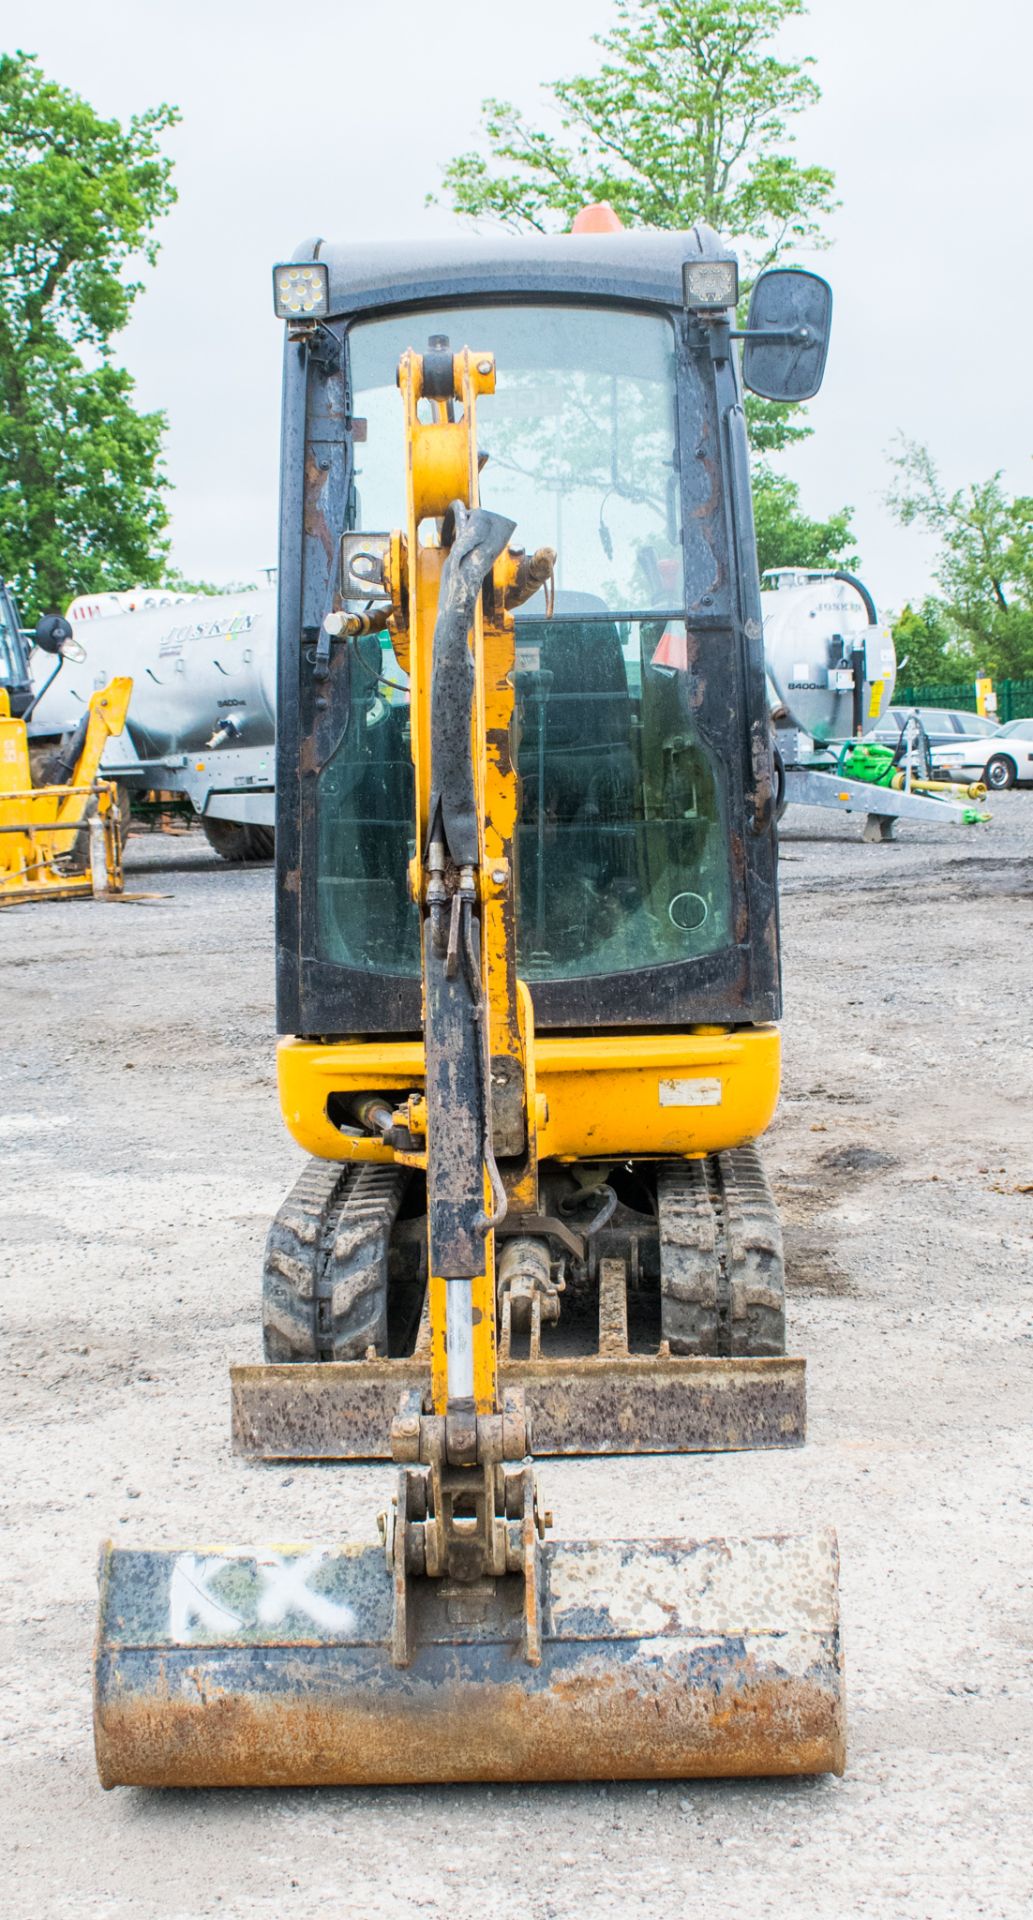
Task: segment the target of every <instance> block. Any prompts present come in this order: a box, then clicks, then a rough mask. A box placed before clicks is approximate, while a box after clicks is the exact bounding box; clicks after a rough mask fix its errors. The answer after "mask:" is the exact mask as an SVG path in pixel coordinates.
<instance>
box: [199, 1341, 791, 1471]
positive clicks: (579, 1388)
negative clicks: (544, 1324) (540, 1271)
mask: <svg viewBox="0 0 1033 1920" xmlns="http://www.w3.org/2000/svg"><path fill="white" fill-rule="evenodd" d="M805 1370H806V1362H805V1361H803V1360H801V1359H795V1358H786V1357H782V1356H779V1357H778V1358H775V1359H763V1360H743V1359H722V1358H716V1357H715V1358H711V1357H707V1358H699V1359H697V1358H695V1357H689V1356H686V1355H681V1354H679V1355H670V1354H668V1355H666V1356H664V1355H654V1354H628V1353H624V1354H622V1355H621V1356H620V1357H619V1358H615V1359H607V1358H603V1357H599V1356H596V1355H590V1356H589V1355H586V1356H582V1357H576V1358H575V1357H571V1358H569V1359H566V1360H513V1361H510V1362H509V1363H508V1364H507V1365H504V1366H502V1367H501V1368H500V1371H499V1377H500V1380H501V1382H502V1385H503V1387H507V1386H516V1387H519V1388H521V1389H522V1391H523V1393H524V1396H525V1399H526V1403H527V1409H528V1415H529V1418H530V1422H531V1431H532V1433H533V1434H534V1451H535V1454H536V1456H537V1457H538V1458H539V1459H541V1458H543V1457H547V1456H549V1455H556V1454H577V1455H587V1454H606V1453H621V1454H628V1453H737V1452H743V1451H752V1450H754V1449H761V1448H768V1447H799V1446H802V1445H803V1441H804V1435H805V1432H806V1426H807V1410H806V1381H805ZM230 1380H231V1384H232V1394H233V1407H232V1431H233V1445H234V1448H235V1450H236V1452H238V1453H242V1454H246V1455H249V1456H250V1457H252V1458H257V1459H261V1460H386V1459H390V1457H391V1419H392V1416H393V1414H394V1413H395V1411H396V1409H397V1407H398V1401H399V1397H400V1395H401V1394H402V1393H404V1392H411V1391H412V1389H413V1388H419V1387H424V1386H425V1385H426V1380H427V1369H426V1365H425V1364H423V1363H421V1362H420V1361H418V1360H414V1359H409V1360H382V1359H371V1360H353V1361H347V1362H340V1363H337V1364H334V1363H333V1362H324V1363H322V1364H319V1365H307V1366H306V1365H297V1364H296V1365H294V1366H235V1367H231V1368H230Z"/></svg>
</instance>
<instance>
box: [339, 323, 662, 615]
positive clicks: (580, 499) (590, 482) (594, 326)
mask: <svg viewBox="0 0 1033 1920" xmlns="http://www.w3.org/2000/svg"><path fill="white" fill-rule="evenodd" d="M432 336H437V337H438V338H439V339H442V338H443V339H447V340H448V342H449V345H450V347H451V349H452V351H453V352H455V353H458V352H459V351H460V349H461V348H463V347H470V348H472V349H473V350H474V351H475V352H478V351H480V352H484V351H487V352H490V353H492V354H494V356H495V367H496V389H495V392H494V393H493V394H485V395H484V396H483V397H482V398H481V399H480V400H479V401H478V403H477V441H478V447H479V451H480V454H481V458H482V461H483V463H484V464H483V472H482V475H481V498H482V500H483V502H484V505H485V506H489V507H491V508H492V510H493V512H496V513H504V514H508V515H509V517H510V519H512V520H515V521H516V524H517V533H516V539H517V540H518V542H519V544H520V545H521V546H525V547H530V548H534V547H554V548H555V550H556V555H557V560H556V585H557V588H558V589H559V590H560V591H561V592H567V593H581V594H589V593H590V594H591V595H592V596H593V599H594V602H595V604H596V606H597V607H599V608H608V609H611V610H613V611H618V610H621V611H626V612H633V611H636V610H638V609H645V608H647V607H665V608H667V607H669V608H676V607H680V606H681V604H682V562H681V529H680V488H679V484H678V450H677V433H676V423H675V364H674V332H673V329H672V327H671V323H670V321H668V320H666V319H664V318H662V317H660V316H657V315H653V314H643V313H629V312H626V311H621V310H617V309H613V308H599V307H596V308H594V307H560V306H556V307H553V306H547V307H530V306H506V307H491V306H488V307H451V308H447V309H446V308H441V309H438V310H436V311H434V312H430V313H428V312H422V313H416V314H403V315H393V316H392V317H391V318H390V319H384V320H364V321H360V322H358V323H357V324H356V325H354V326H353V327H352V328H351V330H350V332H349V335H348V341H349V352H350V362H351V383H352V395H353V398H352V407H353V411H354V413H355V416H356V418H357V419H360V420H362V421H363V422H364V427H363V428H362V429H361V430H360V431H362V432H364V434H365V438H364V439H361V440H358V441H357V443H356V447H355V487H356V495H357V498H356V503H355V511H354V514H353V524H354V525H355V526H356V527H361V528H363V529H365V530H366V531H372V530H373V529H374V528H378V529H382V530H384V531H387V530H388V529H389V528H391V527H398V526H403V525H404V523H405V438H404V420H403V413H402V407H401V403H400V401H399V397H398V385H397V378H396V376H397V371H398V362H399V359H400V358H401V356H402V354H403V353H404V352H405V350H406V348H408V347H412V348H414V349H415V350H416V351H417V352H425V351H426V348H427V344H428V341H429V340H430V339H431V337H432Z"/></svg>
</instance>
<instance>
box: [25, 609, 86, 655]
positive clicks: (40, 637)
mask: <svg viewBox="0 0 1033 1920" xmlns="http://www.w3.org/2000/svg"><path fill="white" fill-rule="evenodd" d="M32 644H33V646H34V647H39V649H40V652H41V653H59V654H60V655H61V658H62V660H85V658H86V649H85V647H81V646H80V645H79V642H78V640H76V639H75V637H74V635H73V633H72V628H71V623H70V622H69V621H68V620H66V619H65V617H64V614H63V613H45V614H44V615H43V618H42V620H40V621H39V622H38V624H37V627H36V631H35V633H34V634H33V636H32Z"/></svg>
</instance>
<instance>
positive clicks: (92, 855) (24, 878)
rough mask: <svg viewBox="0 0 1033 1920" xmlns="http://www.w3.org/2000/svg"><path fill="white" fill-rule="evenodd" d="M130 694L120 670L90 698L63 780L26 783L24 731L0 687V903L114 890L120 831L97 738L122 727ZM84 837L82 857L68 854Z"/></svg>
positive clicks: (102, 741) (27, 763) (118, 886)
mask: <svg viewBox="0 0 1033 1920" xmlns="http://www.w3.org/2000/svg"><path fill="white" fill-rule="evenodd" d="M132 691H133V683H132V680H131V679H129V678H128V677H127V676H124V675H120V676H117V677H116V678H115V679H113V680H111V681H110V682H109V684H108V685H107V686H106V687H103V688H99V689H98V691H97V692H96V693H94V694H92V695H91V697H90V703H89V709H88V713H87V715H86V716H85V726H84V728H83V732H82V739H81V742H80V744H79V750H78V753H77V757H76V760H75V764H74V766H73V767H72V769H71V775H70V778H69V780H68V781H67V782H63V783H58V784H45V785H43V786H34V785H33V781H32V772H31V766H30V759H29V740H28V728H27V726H26V724H25V721H24V720H21V719H15V718H13V717H12V715H11V711H10V702H9V699H8V696H7V694H6V692H5V691H4V690H3V689H2V688H0V906H10V905H14V904H16V903H17V902H19V901H23V900H64V899H69V898H73V897H75V896H76V895H78V894H94V893H109V894H114V893H121V891H122V835H121V822H120V819H119V812H118V794H117V789H116V787H115V783H114V782H113V781H111V780H103V779H101V778H100V777H99V768H100V762H101V755H102V753H103V751H104V746H105V743H106V742H107V741H108V740H109V739H110V738H111V737H112V736H113V735H118V734H120V733H121V732H122V729H123V727H124V726H125V722H126V714H127V713H128V711H129V701H130V697H131V695H132ZM84 831H85V832H86V834H87V835H88V857H87V858H86V860H85V861H84V862H83V864H82V865H81V866H80V865H78V863H77V862H76V861H75V860H74V859H73V857H72V856H73V852H74V849H75V847H76V843H77V840H78V839H79V836H80V834H82V833H83V832H84Z"/></svg>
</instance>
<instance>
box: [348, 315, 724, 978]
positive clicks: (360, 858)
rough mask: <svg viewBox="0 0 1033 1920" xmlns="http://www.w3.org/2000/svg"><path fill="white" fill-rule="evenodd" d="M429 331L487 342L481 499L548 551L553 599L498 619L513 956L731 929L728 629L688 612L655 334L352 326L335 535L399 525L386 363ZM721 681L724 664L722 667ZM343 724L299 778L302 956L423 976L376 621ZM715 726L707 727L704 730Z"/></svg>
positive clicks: (546, 959) (666, 402) (526, 966)
mask: <svg viewBox="0 0 1033 1920" xmlns="http://www.w3.org/2000/svg"><path fill="white" fill-rule="evenodd" d="M432 335H438V336H447V338H448V340H449V343H450V345H451V347H452V349H453V350H454V351H458V350H459V349H460V348H462V347H464V346H469V347H471V348H472V349H474V350H475V351H490V352H491V353H493V354H494V355H495V358H496V366H497V377H498V391H497V393H496V394H495V395H489V396H486V397H484V398H483V399H481V400H480V401H479V402H478V417H477V427H478V445H479V449H480V452H481V454H482V456H483V455H484V454H485V453H486V454H487V456H488V458H487V460H486V461H485V462H484V465H483V471H482V475H481V499H482V501H483V503H484V505H485V506H488V507H491V508H492V509H493V510H495V511H498V512H501V513H505V514H507V515H509V516H510V517H511V518H512V519H513V520H515V521H516V523H517V531H516V534H515V536H514V540H515V543H516V544H518V545H520V546H524V547H528V548H534V547H538V546H552V547H555V549H556V553H557V566H556V592H555V604H554V606H553V607H552V608H550V609H548V610H547V609H546V607H545V605H544V599H543V596H542V595H541V594H539V595H537V596H536V597H535V600H534V601H533V602H531V603H529V605H528V606H527V607H525V608H524V609H522V610H521V612H520V613H519V614H518V616H517V622H516V671H515V675H514V688H515V695H516V700H515V707H516V712H515V721H514V733H515V738H514V743H513V746H514V759H515V762H516V766H517V770H518V773H519V777H520V805H519V818H518V828H517V835H516V846H515V854H516V865H517V882H518V912H517V948H518V964H519V967H520V971H521V974H522V975H523V977H524V978H525V979H527V980H529V981H531V982H532V983H533V982H535V981H546V980H557V979H583V978H586V977H590V976H593V975H597V976H607V975H613V974H618V973H621V974H626V973H629V972H637V971H638V970H639V969H641V968H649V967H656V966H663V965H672V964H678V963H685V962H687V961H692V960H696V959H701V958H702V957H704V956H705V955H709V954H713V953H715V952H716V951H718V950H719V949H721V948H725V947H727V946H729V945H732V944H734V941H735V933H734V922H735V912H734V906H733V885H732V874H731V863H730V856H729V845H730V832H729V800H728V769H727V766H726V765H725V764H724V762H723V759H722V756H721V754H720V752H719V751H718V749H717V747H716V745H715V742H716V740H717V739H718V738H719V737H724V735H725V734H726V733H727V727H728V710H729V699H730V698H731V699H733V700H734V698H735V695H734V691H733V690H732V681H731V680H730V671H731V669H730V664H729V662H730V647H729V636H728V634H727V633H726V632H724V631H716V630H714V629H713V628H708V627H706V626H703V627H702V628H701V629H700V630H698V631H693V630H691V629H690V628H689V626H688V625H687V624H686V622H685V619H684V589H683V584H682V558H681V551H682V549H681V533H680V525H679V519H680V500H681V490H680V486H679V479H678V473H679V469H678V436H677V430H676V406H675V396H676V378H675V342H674V334H673V330H672V327H671V325H670V323H669V322H668V321H667V320H666V319H664V318H662V317H658V316H655V315H649V314H642V313H635V312H630V311H617V310H601V309H592V308H587V309H586V308H584V307H579V308H576V309H575V308H565V307H552V306H548V307H537V308H534V307H519V306H518V307H514V306H507V307H477V308H470V309H455V308H453V309H449V310H447V311H446V310H439V311H436V312H433V313H427V312H422V313H419V314H416V315H406V316H401V317H399V316H392V317H390V318H387V319H380V320H372V321H363V322H361V323H360V324H357V325H355V326H354V327H353V328H352V329H351V332H350V336H349V338H350V356H351V378H352V390H353V402H352V404H353V410H354V414H355V417H356V420H357V422H358V421H361V422H363V423H364V424H363V425H362V426H361V427H360V428H359V432H358V434H357V436H356V445H355V488H356V494H355V500H354V505H353V513H352V515H351V523H352V526H353V527H354V528H355V529H362V530H365V531H368V532H373V531H380V532H386V531H388V530H390V529H392V528H394V527H397V526H402V525H404V523H405V439H404V430H403V410H402V403H401V399H400V396H399V393H398V387H397V383H396V370H397V365H398V360H399V358H400V356H401V354H402V353H403V352H404V351H405V349H406V348H408V347H413V348H415V349H416V350H418V351H419V350H425V349H426V346H427V343H428V340H429V339H430V337H431V336H432ZM733 679H734V675H733ZM349 703H350V704H349V718H348V722H347V725H346V727H345V728H344V729H343V731H342V734H341V738H340V742H339V745H338V747H337V749H336V751H335V752H334V753H333V755H332V757H331V759H330V760H329V761H328V763H327V764H326V765H325V767H324V768H323V770H322V772H321V775H320V782H319V800H318V806H317V823H318V824H317V834H318V841H319V854H318V863H319V888H318V896H317V897H318V910H317V924H318V941H319V950H320V954H321V957H323V958H324V959H327V960H331V961H336V962H337V963H338V964H342V965H345V966H349V967H355V968H359V969H361V970H364V971H372V970H375V971H379V972H384V973H388V974H399V973H402V974H404V973H409V974H415V973H417V972H418V971H419V929H418V916H417V913H416V909H415V908H414V907H413V906H412V904H411V902H410V901H409V898H408V895H407V891H406V884H405V876H406V866H407V862H408V860H409V859H410V858H411V857H412V855H413V853H414V851H415V848H414V838H413V837H414V819H413V812H414V802H413V781H412V764H411V735H410V710H409V697H408V686H407V682H406V678H405V675H404V673H403V672H402V670H401V667H400V666H399V663H398V661H397V659H396V657H395V655H394V652H393V650H392V648H391V645H390V641H389V639H388V637H387V635H386V634H385V635H383V636H382V638H381V639H380V640H379V641H378V640H377V639H376V638H375V637H372V636H371V637H370V638H369V639H368V640H364V641H363V642H362V643H361V644H360V645H358V646H356V647H354V648H353V649H352V650H351V668H350V689H349ZM722 730H723V732H722Z"/></svg>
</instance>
